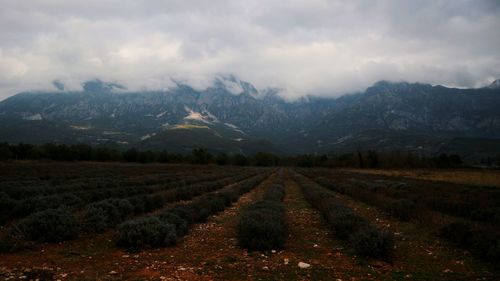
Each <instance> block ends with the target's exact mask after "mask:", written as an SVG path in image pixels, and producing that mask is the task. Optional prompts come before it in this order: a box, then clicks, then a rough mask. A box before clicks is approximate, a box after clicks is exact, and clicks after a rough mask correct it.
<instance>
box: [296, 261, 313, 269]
mask: <svg viewBox="0 0 500 281" xmlns="http://www.w3.org/2000/svg"><path fill="white" fill-rule="evenodd" d="M298 266H299V268H302V269H306V268H309V267H311V265H310V264H308V263H305V262H299V264H298Z"/></svg>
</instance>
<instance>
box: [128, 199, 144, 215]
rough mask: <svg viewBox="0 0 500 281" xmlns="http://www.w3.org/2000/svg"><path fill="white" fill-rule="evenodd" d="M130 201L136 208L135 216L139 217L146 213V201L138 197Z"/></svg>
mask: <svg viewBox="0 0 500 281" xmlns="http://www.w3.org/2000/svg"><path fill="white" fill-rule="evenodd" d="M128 201H129V202H130V204H132V206H133V207H134V214H136V215H138V214H142V213H144V210H145V209H146V208H145V206H144V200H142V199H141V198H138V197H132V198H130V199H129V200H128Z"/></svg>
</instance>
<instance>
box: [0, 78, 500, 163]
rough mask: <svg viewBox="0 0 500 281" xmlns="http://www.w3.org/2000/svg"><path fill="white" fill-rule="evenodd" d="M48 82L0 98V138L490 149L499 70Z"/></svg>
mask: <svg viewBox="0 0 500 281" xmlns="http://www.w3.org/2000/svg"><path fill="white" fill-rule="evenodd" d="M55 85H56V86H57V88H58V90H54V91H50V92H47V91H44V92H40V91H29V92H23V93H19V94H16V95H14V96H12V97H9V98H7V99H5V100H3V101H1V102H0V141H7V142H12V143H17V142H24V143H33V144H42V143H48V142H50V143H87V144H91V145H109V146H116V147H123V148H128V147H137V148H140V149H152V150H163V149H166V150H168V151H175V152H189V151H191V150H192V149H193V148H197V147H205V148H207V149H208V150H210V151H212V152H226V153H244V154H251V153H255V152H258V151H266V152H272V153H277V154H298V153H330V152H334V153H341V152H348V151H355V150H359V149H362V150H367V149H375V150H379V151H396V150H397V151H411V152H414V153H421V154H435V153H443V152H445V153H449V152H453V153H459V154H462V155H463V156H464V157H469V158H478V157H486V156H495V155H496V154H498V153H500V80H497V81H495V82H493V83H492V84H491V85H490V86H488V87H484V88H476V89H458V88H448V87H444V86H440V85H437V86H433V85H429V84H421V83H407V82H388V81H380V82H377V83H375V84H374V85H372V86H371V87H369V88H367V89H366V90H365V91H363V92H359V93H355V94H349V95H344V96H341V97H338V98H325V97H315V96H307V97H303V98H300V99H297V100H293V101H289V100H286V99H284V98H282V97H281V96H280V90H279V89H264V90H258V89H256V88H255V87H254V86H253V85H252V84H250V83H248V82H245V81H241V80H238V79H236V78H235V77H234V76H229V77H219V78H217V79H216V80H215V81H214V83H213V85H212V86H210V87H208V88H206V89H204V90H196V89H195V88H193V87H191V86H189V85H186V84H182V83H177V84H176V86H175V87H173V88H170V89H168V90H162V91H137V92H129V91H127V90H126V89H125V87H123V86H121V85H120V84H117V83H107V82H103V81H100V80H92V81H87V82H85V83H84V84H83V85H82V86H83V90H82V91H65V90H64V85H63V84H62V83H60V82H57V84H55Z"/></svg>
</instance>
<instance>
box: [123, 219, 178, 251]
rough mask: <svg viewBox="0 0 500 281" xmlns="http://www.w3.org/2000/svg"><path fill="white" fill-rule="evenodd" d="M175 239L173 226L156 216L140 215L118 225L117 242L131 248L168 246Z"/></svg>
mask: <svg viewBox="0 0 500 281" xmlns="http://www.w3.org/2000/svg"><path fill="white" fill-rule="evenodd" d="M176 240H177V235H176V230H175V226H174V225H172V224H169V223H165V222H162V221H161V220H160V219H159V218H157V217H142V218H139V219H136V220H131V221H128V222H125V223H123V224H121V225H119V226H118V240H117V244H118V245H119V246H122V247H126V248H129V249H131V250H138V249H142V248H154V247H165V246H170V245H174V244H175V242H176Z"/></svg>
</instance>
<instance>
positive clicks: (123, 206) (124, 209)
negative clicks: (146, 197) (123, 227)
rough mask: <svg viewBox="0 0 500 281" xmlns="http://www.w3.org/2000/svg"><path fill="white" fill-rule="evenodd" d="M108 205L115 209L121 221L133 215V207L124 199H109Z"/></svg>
mask: <svg viewBox="0 0 500 281" xmlns="http://www.w3.org/2000/svg"><path fill="white" fill-rule="evenodd" d="M108 203H110V204H112V205H113V206H115V207H116V209H117V210H118V213H119V214H120V219H121V220H124V219H125V218H127V217H128V216H130V215H132V214H133V213H134V206H133V205H132V203H130V201H128V200H126V199H110V200H108Z"/></svg>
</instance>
